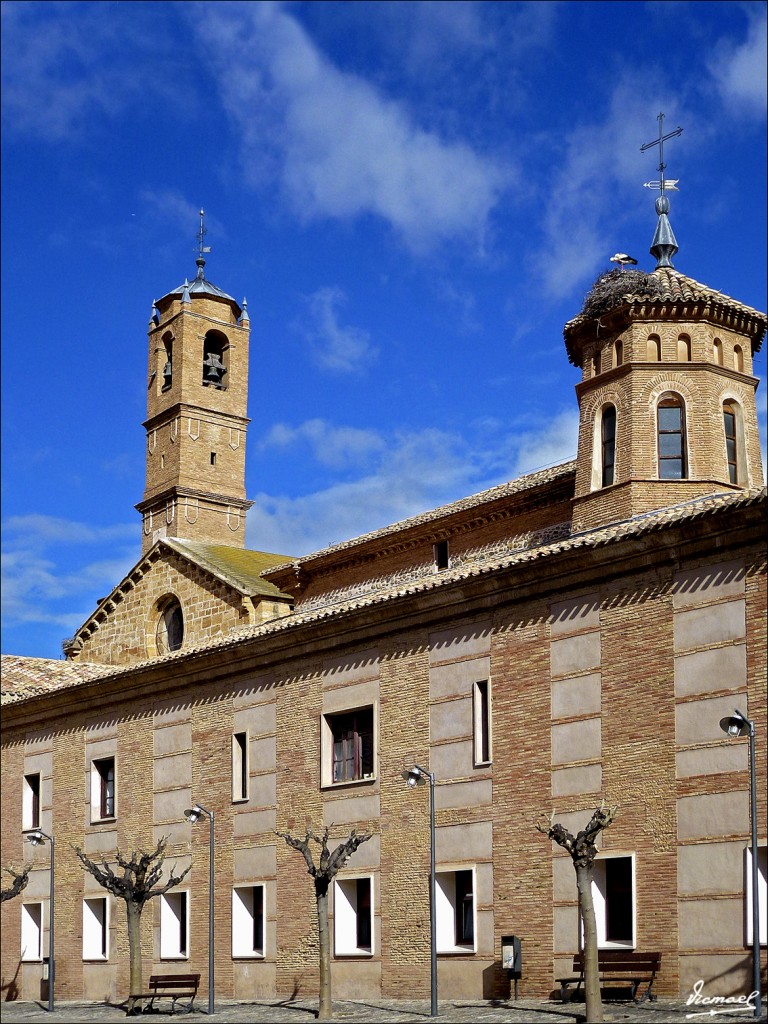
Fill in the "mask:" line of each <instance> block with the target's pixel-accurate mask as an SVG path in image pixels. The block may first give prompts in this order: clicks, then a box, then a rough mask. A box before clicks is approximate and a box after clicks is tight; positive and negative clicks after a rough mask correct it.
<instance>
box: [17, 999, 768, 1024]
mask: <svg viewBox="0 0 768 1024" xmlns="http://www.w3.org/2000/svg"><path fill="white" fill-rule="evenodd" d="M439 1010H440V1014H439V1016H438V1017H437V1018H431V1017H430V1013H429V1002H428V1001H426V1000H413V1001H403V1000H382V1001H379V1002H375V1003H374V1002H365V1001H356V1002H352V1001H349V1000H335V1001H334V1019H336V1020H339V1021H350V1022H357V1021H360V1022H370V1024H379V1022H382V1024H384V1022H387V1024H408V1022H418V1024H427V1022H428V1021H429V1020H431V1019H435V1020H437V1021H445V1022H449V1021H450V1022H457V1024H458V1022H461V1024H474V1022H478V1024H486V1022H488V1024H491V1022H499V1024H500V1022H502V1021H511V1022H518V1024H578V1022H583V1021H585V1015H584V1003H582V1002H574V1003H566V1004H563V1003H560V1002H551V1001H546V1000H523V999H521V1000H519V1001H518V1002H515V1001H513V1000H497V1001H490V1002H488V1001H486V1002H483V1001H478V1000H470V999H467V1000H445V1001H441V1002H440V1006H439ZM713 1010H714V1011H715V1012H713ZM734 1010H736V1011H737V1012H734ZM604 1014H605V1020H606V1021H616V1022H622V1024H623V1022H630V1024H641V1022H645V1024H674V1022H677V1021H697V1020H698V1021H706V1020H708V1021H718V1020H720V1021H733V1020H750V1021H751V1020H754V1019H755V1018H754V1016H753V1013H752V1012H750V1011H749V1010H746V1011H745V1010H744V1008H739V1007H728V1008H726V1007H722V1008H721V1009H720V1012H717V1008H715V1007H711V1006H710V1007H708V1006H687V1005H686V1004H685V1002H684V1001H682V1000H678V1001H673V1000H669V999H658V1000H657V1001H655V1002H653V1003H642V1004H634V1003H632V1002H629V1001H606V1002H604ZM207 1015H208V1014H207V1003H206V1002H205V1000H203V1001H202V1003H200V1004H198V1005H196V1009H195V1012H194V1017H195V1018H197V1019H198V1020H199V1019H201V1018H203V1017H206V1016H207ZM125 1016H126V1015H125V1010H124V1009H123V1008H121V1007H120V1006H110V1005H106V1004H104V1003H65V1002H62V1003H57V1004H56V1006H55V1009H54V1013H53V1014H49V1013H48V1011H47V1006H46V1004H45V1003H38V1002H13V1003H2V1004H0V1020H1V1021H2V1024H16V1022H18V1024H35V1022H38V1021H39V1022H41V1024H42V1022H44V1021H47V1022H48V1024H56V1022H58V1024H90V1022H91V1021H94V1022H95V1021H119V1020H124V1019H125ZM143 1016H144V1017H145V1018H146V1019H152V1020H158V1021H162V1020H171V1019H172V1015H171V1013H170V1012H169V1003H168V1001H167V1000H165V1001H163V1003H162V1008H161V1011H160V1012H157V1011H153V1012H152V1013H151V1014H143ZM175 1016H176V1017H179V1016H182V1015H181V1014H179V1013H177V1014H176V1015H175ZM215 1018H216V1020H217V1021H218V1022H219V1024H229V1022H232V1024H234V1022H243V1024H245V1022H248V1024H251V1022H252V1024H262V1022H264V1024H268V1022H275V1024H309V1022H311V1021H313V1020H315V1019H316V1018H317V1000H314V1001H313V1000H309V999H307V1000H304V999H301V1000H295V1001H286V1002H278V1001H275V1002H264V1003H249V1002H233V1001H231V1000H222V1001H221V1002H218V1003H217V1004H216V1013H215ZM761 1019H762V1020H765V1019H766V1015H765V1010H764V1011H763V1014H762V1018H761Z"/></svg>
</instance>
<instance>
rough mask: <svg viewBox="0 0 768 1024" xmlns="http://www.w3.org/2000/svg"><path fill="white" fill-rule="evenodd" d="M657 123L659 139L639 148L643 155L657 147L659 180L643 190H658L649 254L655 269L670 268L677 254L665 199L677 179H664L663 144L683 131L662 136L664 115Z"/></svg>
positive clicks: (678, 129) (675, 241)
mask: <svg viewBox="0 0 768 1024" xmlns="http://www.w3.org/2000/svg"><path fill="white" fill-rule="evenodd" d="M657 120H658V122H659V137H658V139H654V140H653V141H652V142H646V143H645V145H644V146H641V147H640V152H641V153H645V152H646V150H648V149H651V148H652V147H653V146H658V147H659V167H658V170H659V180H658V181H646V182H645V184H644V186H643V187H644V188H652V189H658V190H659V193H660V194H659V197H658V199H657V200H656V214H657V216H658V218H659V219H658V221H657V222H656V231H655V232H654V235H653V242H652V243H651V248H650V253H651V255H652V256H655V257H656V269H657V270H658V269H659V267H671V266H672V263H671V262H670V260H671V259H672V257H673V256H674V255H675V253H676V252H677V239H676V238H675V233H674V231H673V230H672V225H671V224H670V223H669V217H668V216H667V214H668V213H669V199H668V198H667V195H666V193H667V192H677V191H678V188H677V183H678V181H679V180H680V179H679V178H673V179H671V180H669V181H666V180H665V178H664V169H665V167H666V166H667V165H666V164H665V163H664V143H665V142H666V141H667V140H668V139H674V138H675V137H676V136H677V135H682V133H683V129H682V128H680V127H678V128H675V130H674V131H671V132H667V134H666V135H665V134H664V115H663V114H659V116H658V118H657Z"/></svg>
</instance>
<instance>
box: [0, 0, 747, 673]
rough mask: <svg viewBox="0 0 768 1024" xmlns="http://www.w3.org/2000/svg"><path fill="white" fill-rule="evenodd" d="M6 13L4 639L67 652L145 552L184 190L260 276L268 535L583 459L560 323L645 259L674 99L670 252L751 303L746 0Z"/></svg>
mask: <svg viewBox="0 0 768 1024" xmlns="http://www.w3.org/2000/svg"><path fill="white" fill-rule="evenodd" d="M2 18H3V26H2V45H3V72H2V73H3V90H2V101H3V175H2V203H3V209H2V212H3V220H2V229H3V238H2V243H3V252H2V255H3V261H2V277H3V303H2V320H3V375H2V389H3V394H2V402H3V409H2V411H3V465H2V470H3V498H4V500H3V506H2V515H3V651H4V652H6V653H16V654H27V655H36V656H41V657H53V658H57V657H59V656H60V654H61V649H60V643H61V640H62V639H63V638H64V637H66V636H69V635H71V634H72V632H73V631H74V629H75V628H76V627H77V626H78V625H79V624H80V623H81V622H82V621H83V620H84V619H85V618H86V617H87V615H88V614H89V613H90V612H91V611H92V610H93V607H94V606H95V603H96V601H97V599H98V598H100V597H102V596H104V595H105V594H107V593H108V592H109V591H110V590H111V588H112V587H113V586H114V585H115V584H116V583H117V582H118V581H119V579H120V578H121V577H122V576H123V575H124V574H125V572H126V571H127V570H128V569H129V568H130V567H131V566H132V565H133V564H134V562H135V561H136V560H137V559H138V557H139V553H140V520H139V516H138V513H137V512H135V510H134V508H133V506H134V504H135V503H136V502H137V501H140V500H141V497H142V494H143V489H144V432H143V429H142V427H141V422H142V420H143V419H144V416H145V413H146V406H145V403H146V360H147V341H146V328H147V323H148V320H149V314H150V309H151V305H152V301H153V299H155V298H157V297H159V296H160V295H162V294H164V293H166V292H168V291H169V290H171V289H172V288H174V287H176V286H177V285H178V284H179V283H180V282H181V281H182V280H183V279H184V277H185V276H189V277H192V275H193V274H194V270H195V265H194V258H195V251H194V250H195V237H194V236H195V233H196V231H197V228H198V216H197V211H198V210H199V209H200V207H201V206H202V207H204V208H205V210H206V225H207V228H208V235H207V237H206V244H208V245H210V246H211V248H212V252H211V254H210V256H209V257H208V264H207V267H206V275H207V276H208V278H209V279H210V280H211V281H212V282H214V283H215V284H217V285H218V286H219V287H221V288H223V289H224V290H225V291H227V292H229V293H230V294H232V295H234V296H235V297H236V298H237V299H238V300H240V299H242V298H243V297H247V299H248V308H249V312H250V316H251V328H252V332H251V375H250V404H249V415H250V416H251V419H252V422H251V426H250V429H249V435H248V456H247V481H246V483H247V493H248V497H249V498H251V499H253V500H254V501H255V505H254V507H253V509H252V511H251V512H250V513H249V525H248V543H249V546H250V547H255V548H261V549H263V550H268V551H278V552H284V553H288V554H303V553H306V552H308V551H311V550H315V549H317V548H319V547H323V546H325V545H326V544H329V543H333V542H335V541H338V540H341V539H344V538H346V537H351V536H355V535H357V534H359V533H362V532H365V531H367V530H369V529H374V528H376V527H378V526H383V525H385V524H387V523H390V522H394V521H396V520H398V519H400V518H403V517H404V516H407V515H410V514H414V513H416V512H419V511H421V510H423V509H426V508H430V507H434V506H436V505H438V504H441V503H444V502H447V501H451V500H454V499H457V498H460V497H463V496H465V495H467V494H471V493H474V492H476V491H478V490H481V489H483V488H485V487H488V486H491V485H493V484H495V483H498V482H500V481H503V480H507V479H510V478H513V477H515V476H517V475H519V474H520V473H522V472H526V471H528V470H531V469H534V468H538V467H540V466H544V465H549V464H552V463H555V462H559V461H562V460H564V459H567V458H569V457H571V456H572V455H573V454H574V453H575V448H576V425H577V411H576V399H575V395H574V385H575V384H576V382H577V379H578V375H577V372H576V370H575V369H574V368H573V367H572V366H570V365H569V363H568V361H567V358H566V355H565V349H564V346H563V340H562V327H563V324H564V322H565V321H566V320H568V319H569V318H570V317H572V316H574V315H575V314H576V313H577V312H578V311H579V309H580V306H581V303H582V300H583V297H584V294H585V293H586V291H587V290H588V289H589V287H590V285H591V283H592V281H593V280H594V278H595V277H596V276H597V275H598V274H599V273H601V272H602V271H604V270H606V269H609V268H610V267H611V264H610V263H609V262H608V257H609V256H610V255H612V254H613V253H614V252H616V251H617V250H620V251H625V252H628V253H630V254H632V255H634V256H635V257H636V258H637V259H638V260H639V261H640V266H641V268H644V269H647V270H650V269H652V267H653V265H654V261H653V259H652V257H651V256H650V255H649V254H648V247H649V245H650V243H651V238H652V235H653V230H654V226H655V214H654V210H653V199H654V194H652V193H650V192H649V191H648V190H647V189H644V188H643V187H642V186H643V182H645V181H649V180H652V179H655V178H657V177H658V173H657V170H656V165H657V156H656V153H655V151H653V152H651V153H647V154H641V153H640V146H641V144H642V143H644V142H647V141H650V140H651V139H653V138H654V137H655V136H656V134H657V121H656V116H657V114H658V113H659V111H664V113H665V114H666V122H665V127H666V128H667V129H668V130H669V129H672V128H674V127H676V126H677V125H682V127H683V129H684V131H683V134H682V136H681V137H680V138H679V139H675V140H673V141H672V142H671V143H670V144H668V146H667V147H665V157H666V161H667V165H668V166H667V176H668V177H671V178H678V179H680V185H679V188H680V192H679V193H676V194H673V196H672V212H671V222H672V225H673V227H674V230H675V233H676V236H677V240H678V243H679V245H680V252H679V254H678V256H677V257H676V259H675V261H674V262H675V266H676V267H677V269H678V270H680V271H682V272H683V273H685V274H688V275H690V276H691V277H694V278H696V279H697V280H699V281H702V282H704V283H705V284H708V285H710V286H711V287H714V288H717V289H719V290H722V291H724V292H726V293H728V294H730V295H732V296H734V297H735V298H738V299H739V300H741V301H743V302H746V303H748V304H749V305H752V306H756V307H758V308H760V309H765V308H766V296H765V280H766V246H765V227H764V225H765V220H766V189H765V178H766V167H765V150H766V96H765V81H766V73H765V52H766V7H765V5H764V4H763V3H752V2H747V3H741V2H726V3H720V2H698V3H688V2H661V3H657V2H652V3H642V2H628V3H622V2H612V3H608V2H586V3H585V2H557V3H548V2H536V3H530V4H529V3H516V2H511V0H506V2H502V3H496V2H488V3H485V2H470V3H464V2H461V0H451V2H448V3H442V2H426V0H420V2H416V3H410V2H397V0H394V2H388V3H379V2H376V3H368V2H344V3H335V2H323V0H315V2H310V3H256V2H254V3H241V2H234V3H226V2H216V3H206V2H192V3H184V2H175V3H141V2H137V0H133V2H131V3H120V2H107V0H101V2H93V3H73V2H66V3H61V2H55V0H54V2H50V0H48V2H43V3H39V2H14V0H6V2H4V3H3V5H2ZM756 372H757V374H758V375H759V376H760V377H764V376H765V347H764V348H763V351H762V353H761V355H760V357H759V360H758V364H757V371H756ZM759 394H760V396H761V402H760V404H761V406H762V405H763V403H764V399H763V398H762V396H763V395H764V391H763V390H762V388H761V391H760V393H759ZM761 418H762V423H763V428H764V425H765V419H764V417H762V414H761Z"/></svg>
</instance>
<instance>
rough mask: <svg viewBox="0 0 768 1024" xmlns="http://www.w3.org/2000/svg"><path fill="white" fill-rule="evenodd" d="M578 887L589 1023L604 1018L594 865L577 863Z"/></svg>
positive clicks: (597, 1023)
mask: <svg viewBox="0 0 768 1024" xmlns="http://www.w3.org/2000/svg"><path fill="white" fill-rule="evenodd" d="M576 888H577V889H578V892H579V913H580V917H581V921H582V924H583V927H584V1000H585V1003H586V1006H585V1011H586V1018H587V1024H599V1022H600V1021H602V1019H603V1002H602V999H601V998H600V968H599V965H598V959H597V922H596V920H595V905H594V903H593V901H592V866H591V864H590V865H589V866H586V865H579V864H577V865H576Z"/></svg>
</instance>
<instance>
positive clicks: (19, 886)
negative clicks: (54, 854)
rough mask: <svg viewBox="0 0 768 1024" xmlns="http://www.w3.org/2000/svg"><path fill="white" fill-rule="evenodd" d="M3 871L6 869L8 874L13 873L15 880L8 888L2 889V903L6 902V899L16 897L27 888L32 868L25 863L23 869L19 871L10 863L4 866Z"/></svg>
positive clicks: (0, 901) (0, 898)
mask: <svg viewBox="0 0 768 1024" xmlns="http://www.w3.org/2000/svg"><path fill="white" fill-rule="evenodd" d="M3 871H5V873H6V874H8V875H11V877H12V878H13V882H12V883H11V885H9V886H8V888H7V889H0V903H5V901H6V900H12V899H14V898H15V897H16V896H18V895H19V893H21V892H23V890H24V889H26V887H27V882H28V881H29V872H30V871H31V868H30V866H29V865H27V864H25V865H24V866H23V867H22V869H21V871H17V870H16V868H15V867H13V865H12V864H9V865H8V866H7V867H4V868H3Z"/></svg>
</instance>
